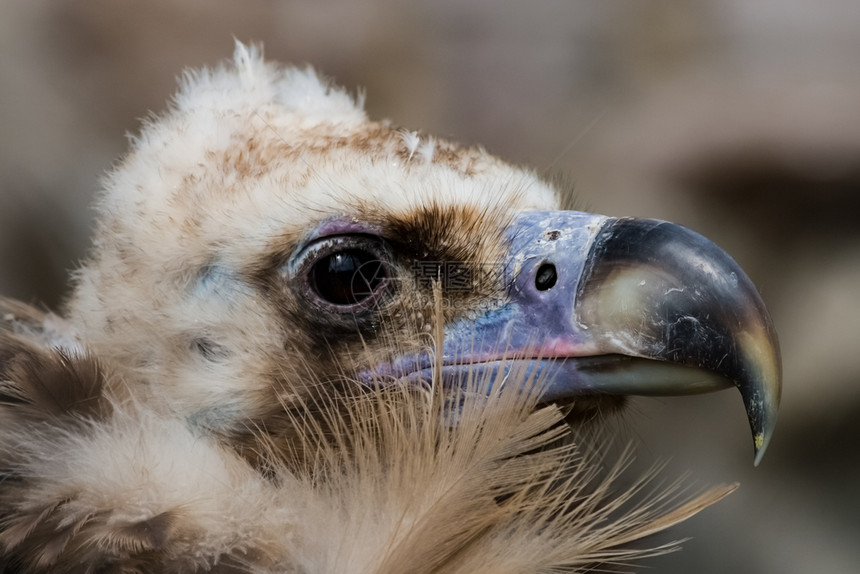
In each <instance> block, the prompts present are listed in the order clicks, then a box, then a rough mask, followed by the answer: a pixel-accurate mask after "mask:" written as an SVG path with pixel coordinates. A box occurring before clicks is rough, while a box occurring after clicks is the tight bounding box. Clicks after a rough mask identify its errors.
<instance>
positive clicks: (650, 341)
mask: <svg viewBox="0 0 860 574" xmlns="http://www.w3.org/2000/svg"><path fill="white" fill-rule="evenodd" d="M507 236H508V239H509V241H510V249H509V252H508V257H507V260H506V261H505V262H504V267H505V270H506V271H505V273H506V277H505V279H506V285H508V298H507V300H506V302H505V304H504V305H503V306H501V307H500V308H498V309H494V310H491V311H487V312H486V313H484V314H483V315H482V316H480V317H478V318H477V319H474V318H472V319H461V320H459V321H457V322H455V323H453V324H451V325H447V326H446V328H445V338H444V343H443V349H444V350H443V358H442V364H443V378H445V379H446V380H458V377H460V379H459V380H462V375H463V374H465V373H471V374H472V375H475V374H477V375H479V376H480V375H482V374H488V373H489V374H490V375H491V376H492V374H493V373H498V372H499V371H503V373H502V374H505V373H506V372H509V371H510V369H512V368H513V365H514V364H519V367H520V368H524V369H525V371H526V372H527V373H528V374H529V375H531V376H534V377H535V378H536V379H537V380H539V381H541V384H542V387H541V390H542V399H543V400H546V401H558V400H565V399H570V398H574V397H577V396H583V395H586V396H587V395H599V394H611V395H686V394H696V393H704V392H710V391H714V390H719V389H723V388H727V387H730V386H733V385H734V386H736V387H737V388H738V389H739V390H740V393H741V396H742V398H743V402H744V405H745V407H746V412H747V417H748V418H749V423H750V427H751V429H752V433H753V440H754V445H755V464H756V465H757V464H758V463H759V462H760V460H761V458H762V456H763V454H764V451H765V449H766V448H767V445H768V442H769V441H770V437H771V435H772V433H773V429H774V425H775V423H776V414H777V408H778V406H779V400H780V392H781V378H782V373H781V361H780V354H779V345H778V343H777V338H776V333H775V331H774V328H773V323H772V321H771V319H770V316H769V315H768V313H767V310H766V309H765V306H764V304H763V303H762V300H761V298H760V296H759V294H758V292H757V291H756V288H755V286H754V285H753V284H752V282H751V281H750V280H749V278H748V277H747V276H746V274H745V273H744V272H743V270H741V268H740V267H739V266H738V264H737V263H735V261H734V260H733V259H732V258H731V257H730V256H729V255H728V254H726V253H725V252H724V251H723V250H722V249H720V248H719V247H717V246H716V245H715V244H714V243H713V242H711V241H709V240H708V239H706V238H704V237H702V236H701V235H699V234H697V233H695V232H693V231H690V230H689V229H686V228H684V227H681V226H679V225H676V224H673V223H668V222H665V221H657V220H650V219H632V218H621V219H616V218H609V217H604V216H599V215H593V214H588V213H580V212H574V211H557V212H553V211H544V212H541V211H532V212H523V213H521V214H520V215H519V216H518V217H517V218H516V219H515V220H514V222H513V223H512V225H511V226H510V227H509V229H508V232H507ZM397 363H399V364H398V365H392V366H391V367H393V371H394V372H398V373H400V375H401V376H400V377H399V378H401V379H412V378H416V377H417V378H429V371H430V365H428V364H427V363H426V362H425V361H423V360H420V359H417V358H416V357H403V358H402V360H398V361H397Z"/></svg>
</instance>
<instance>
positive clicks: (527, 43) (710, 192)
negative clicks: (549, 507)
mask: <svg viewBox="0 0 860 574" xmlns="http://www.w3.org/2000/svg"><path fill="white" fill-rule="evenodd" d="M234 37H235V38H237V39H240V40H243V41H261V42H264V44H265V50H266V54H267V55H268V57H270V58H273V59H278V60H281V61H285V62H293V63H305V62H307V63H311V64H313V65H314V66H316V67H317V68H319V69H320V70H322V71H323V72H325V73H326V74H328V75H331V76H333V77H335V78H337V80H338V82H340V83H342V84H344V85H346V86H349V87H357V86H362V87H364V88H366V90H367V108H368V110H369V113H370V115H371V116H372V117H375V118H389V119H391V120H392V121H393V122H394V123H396V124H399V125H403V126H405V127H409V128H420V129H422V130H425V131H426V132H429V133H433V134H436V135H439V136H442V137H447V138H450V139H454V140H458V141H462V142H464V143H470V144H471V143H481V144H483V145H485V146H486V147H487V148H488V149H489V150H490V151H491V152H494V153H496V154H498V155H500V156H502V157H504V158H506V159H508V160H510V161H512V162H515V163H522V164H528V165H531V166H533V167H534V168H535V169H536V170H537V171H538V172H540V173H543V174H546V175H547V176H548V177H554V178H559V179H560V180H562V181H565V182H567V183H566V185H570V186H573V187H574V188H575V192H576V194H577V197H578V198H579V199H578V201H579V204H578V205H579V207H580V208H586V209H589V210H591V211H597V212H602V213H606V214H610V215H638V216H646V217H656V218H661V219H669V220H673V221H676V222H679V223H682V224H684V225H687V226H688V227H692V228H694V229H696V230H698V231H700V232H702V233H703V234H705V235H707V236H709V237H710V238H712V239H714V240H715V241H716V242H717V243H718V244H720V245H721V246H722V247H724V248H725V249H726V250H727V251H729V252H730V253H732V254H733V256H734V257H735V259H737V260H738V261H739V263H740V264H741V265H742V266H743V267H744V268H745V269H746V270H747V272H748V273H749V275H750V276H751V277H752V279H753V280H754V281H755V282H756V284H757V285H758V286H759V289H760V290H761V292H762V294H763V297H764V299H765V301H766V302H767V304H768V306H769V308H770V310H771V312H772V314H773V316H774V320H775V323H776V326H777V330H778V332H779V333H780V337H781V343H782V351H783V358H784V364H785V389H784V394H783V406H782V410H781V414H780V422H779V425H778V426H777V431H776V435H775V436H774V439H773V441H772V443H771V445H770V449H769V451H768V453H767V456H766V457H765V458H764V461H763V463H762V465H761V466H760V467H759V468H756V469H754V468H753V465H752V445H751V440H750V437H749V431H748V428H747V423H746V419H745V416H744V412H743V408H742V406H741V401H740V397H739V396H737V393H721V394H719V395H716V396H711V397H695V398H684V399H665V400H657V399H640V400H637V401H636V402H635V403H634V408H633V413H632V414H631V415H630V416H628V417H626V418H625V419H624V420H623V421H622V422H620V423H619V424H618V426H619V428H620V429H621V430H622V431H623V432H624V433H626V434H627V435H628V436H629V438H630V440H632V441H634V442H635V443H636V444H637V445H638V446H639V452H640V459H642V460H643V463H644V464H647V463H650V462H651V461H653V460H655V459H661V458H666V457H671V462H670V463H669V465H670V467H671V471H670V472H671V473H674V472H677V471H681V470H689V471H690V472H691V476H692V478H691V480H692V481H693V482H694V483H695V484H698V485H702V486H705V485H708V484H714V483H718V482H733V481H739V482H740V483H741V488H740V490H739V491H738V492H737V493H735V494H734V495H733V496H731V497H730V498H729V499H727V500H726V501H724V502H722V503H720V504H718V505H717V506H716V507H714V508H711V509H708V510H706V511H705V512H703V513H702V514H701V515H700V516H698V517H696V518H695V519H693V520H692V521H690V522H688V523H686V524H684V525H683V526H681V527H679V528H677V529H676V530H675V532H674V533H673V535H672V537H675V538H678V537H687V536H691V537H692V540H690V541H689V542H687V543H686V544H685V546H684V549H683V551H681V552H678V553H674V554H672V555H669V556H665V557H661V558H659V559H656V560H652V561H650V562H647V565H648V566H650V567H651V568H650V570H651V571H654V572H670V573H675V572H678V573H680V572H693V571H694V572H698V573H700V574H704V573H724V572H738V573H768V574H771V573H772V574H776V573H779V574H785V573H807V572H827V573H842V572H844V573H856V572H860V456H858V455H860V3H858V2H856V1H854V0H817V1H816V2H808V1H806V0H769V1H750V0H686V1H681V0H652V1H650V2H630V1H620V0H617V1H616V0H603V1H601V2H584V1H557V0H556V1H550V0H532V1H530V2H522V1H517V0H509V1H498V0H492V1H491V0H471V1H469V2H464V1H461V0H423V1H418V2H408V3H407V2H399V1H397V0H368V1H364V0H361V1H357V0H329V1H326V2H320V1H317V0H298V1H291V2H286V1H283V2H278V1H274V0H246V1H244V2H241V3H239V2H230V1H227V0H177V1H173V2H168V1H165V0H150V1H148V2H133V1H131V0H124V1H117V0H92V1H80V2H75V1H61V2H58V1H55V0H29V1H27V2H24V1H14V0H0V293H2V294H4V295H6V296H12V297H17V298H20V299H23V300H25V301H28V302H34V303H38V304H42V305H46V306H50V307H52V308H56V307H57V305H58V304H59V303H60V301H61V300H62V298H63V297H64V295H65V293H66V277H67V273H68V271H69V270H70V269H72V268H74V266H75V264H76V261H78V260H79V259H80V258H81V257H83V255H84V254H85V252H86V249H87V246H88V241H89V239H88V237H89V229H90V226H91V220H92V215H93V212H92V210H91V208H90V205H91V202H92V199H93V196H94V192H95V191H96V190H97V189H98V186H99V184H98V181H99V177H100V174H102V173H103V172H104V171H105V170H106V169H108V168H109V167H110V166H111V164H112V162H114V161H115V159H116V158H117V157H118V156H119V155H120V154H121V153H122V152H123V150H124V149H125V144H126V142H125V134H126V133H127V132H133V131H135V130H136V129H137V124H138V119H139V118H141V117H143V116H145V115H147V114H148V113H149V112H150V111H160V110H162V109H163V108H164V105H165V101H166V99H167V98H168V97H169V95H170V94H171V93H172V92H173V90H174V87H175V78H176V76H177V75H178V74H179V73H180V72H181V71H182V70H183V69H184V68H185V67H189V66H200V65H204V64H214V63H216V62H217V61H219V60H220V59H223V58H226V57H229V56H230V55H231V53H232V49H233V38H234ZM668 475H669V476H671V474H668Z"/></svg>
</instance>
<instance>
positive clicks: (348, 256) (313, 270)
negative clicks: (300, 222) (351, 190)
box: [291, 235, 393, 314]
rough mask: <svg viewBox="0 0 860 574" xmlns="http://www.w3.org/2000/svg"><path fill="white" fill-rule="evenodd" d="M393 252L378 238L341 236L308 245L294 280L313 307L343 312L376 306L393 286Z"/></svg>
mask: <svg viewBox="0 0 860 574" xmlns="http://www.w3.org/2000/svg"><path fill="white" fill-rule="evenodd" d="M391 260H392V258H391V254H390V251H389V249H388V248H387V246H386V245H385V243H384V242H383V241H382V240H381V239H379V238H378V237H373V236H366V235H342V236H334V237H325V238H323V239H320V240H318V241H316V242H314V243H312V244H310V245H308V246H307V247H306V248H305V249H303V250H302V252H301V253H300V254H299V255H298V256H297V257H296V258H295V260H294V262H293V264H292V265H291V267H292V268H294V269H295V271H296V272H295V274H294V277H295V280H296V281H298V282H299V290H300V291H301V292H302V293H303V295H304V296H305V298H306V299H308V300H309V301H310V302H311V303H312V304H313V305H314V306H316V307H318V308H321V309H324V310H327V311H334V312H337V313H340V314H355V313H358V312H361V311H365V310H368V309H371V308H373V307H374V306H376V305H378V304H379V301H380V299H381V298H382V297H383V296H384V295H385V294H387V293H388V292H389V291H390V289H391V287H392V285H393V277H392V275H393V274H392V271H393V269H392V265H391Z"/></svg>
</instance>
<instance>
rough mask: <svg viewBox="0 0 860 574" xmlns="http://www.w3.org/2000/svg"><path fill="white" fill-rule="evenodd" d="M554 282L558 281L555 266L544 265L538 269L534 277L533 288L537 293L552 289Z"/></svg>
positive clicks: (550, 264)
mask: <svg viewBox="0 0 860 574" xmlns="http://www.w3.org/2000/svg"><path fill="white" fill-rule="evenodd" d="M556 281H558V272H557V271H556V270H555V265H553V264H552V263H544V264H543V265H541V266H540V267H538V270H537V275H535V287H537V290H538V291H546V290H547V289H552V287H553V285H555V282H556Z"/></svg>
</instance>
